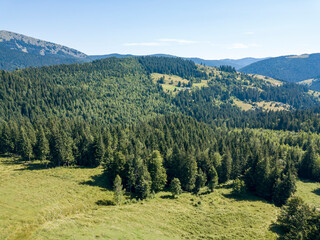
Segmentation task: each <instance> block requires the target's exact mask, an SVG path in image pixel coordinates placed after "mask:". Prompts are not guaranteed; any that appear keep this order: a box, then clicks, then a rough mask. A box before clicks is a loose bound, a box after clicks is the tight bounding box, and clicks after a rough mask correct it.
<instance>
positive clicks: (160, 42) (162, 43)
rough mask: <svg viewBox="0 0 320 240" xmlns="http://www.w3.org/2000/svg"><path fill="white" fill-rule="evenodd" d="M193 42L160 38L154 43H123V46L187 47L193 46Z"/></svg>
mask: <svg viewBox="0 0 320 240" xmlns="http://www.w3.org/2000/svg"><path fill="white" fill-rule="evenodd" d="M194 43H196V42H195V41H190V40H185V39H176V38H161V39H158V40H156V41H154V42H140V43H139V42H136V43H124V44H123V45H124V46H127V47H132V46H143V47H148V46H149V47H150V46H170V45H177V44H178V45H187V44H194Z"/></svg>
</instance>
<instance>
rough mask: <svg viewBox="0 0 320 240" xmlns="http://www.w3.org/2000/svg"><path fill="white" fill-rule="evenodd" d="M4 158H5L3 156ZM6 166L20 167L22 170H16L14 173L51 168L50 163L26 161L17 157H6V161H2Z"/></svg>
mask: <svg viewBox="0 0 320 240" xmlns="http://www.w3.org/2000/svg"><path fill="white" fill-rule="evenodd" d="M1 157H3V156H1ZM1 163H2V164H5V165H19V167H20V168H17V169H15V170H14V171H24V170H42V169H47V168H49V167H50V166H49V164H48V163H49V161H43V162H39V161H36V162H34V161H24V160H21V158H19V157H15V156H5V159H3V160H2V161H1Z"/></svg>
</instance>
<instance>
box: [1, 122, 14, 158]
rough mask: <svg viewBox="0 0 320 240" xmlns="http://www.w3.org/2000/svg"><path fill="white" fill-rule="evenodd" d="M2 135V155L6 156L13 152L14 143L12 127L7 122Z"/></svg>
mask: <svg viewBox="0 0 320 240" xmlns="http://www.w3.org/2000/svg"><path fill="white" fill-rule="evenodd" d="M0 134H1V135H0V153H1V154H4V153H8V152H13V151H14V142H13V139H12V135H11V130H10V127H9V125H8V124H7V123H6V122H4V123H3V124H2V128H1V132H0ZM16 137H17V136H16Z"/></svg>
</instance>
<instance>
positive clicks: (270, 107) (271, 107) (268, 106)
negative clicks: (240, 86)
mask: <svg viewBox="0 0 320 240" xmlns="http://www.w3.org/2000/svg"><path fill="white" fill-rule="evenodd" d="M233 103H234V104H235V105H236V106H238V107H240V108H241V109H243V110H245V111H248V110H251V109H254V108H257V107H259V108H262V109H263V110H265V111H282V110H288V109H290V105H287V104H283V103H280V102H273V101H270V102H266V101H261V102H252V103H245V102H243V101H241V100H238V99H235V100H233Z"/></svg>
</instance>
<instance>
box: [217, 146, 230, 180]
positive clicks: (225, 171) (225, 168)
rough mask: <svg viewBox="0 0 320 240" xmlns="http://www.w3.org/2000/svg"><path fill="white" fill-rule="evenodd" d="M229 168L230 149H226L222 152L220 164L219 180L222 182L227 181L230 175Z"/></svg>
mask: <svg viewBox="0 0 320 240" xmlns="http://www.w3.org/2000/svg"><path fill="white" fill-rule="evenodd" d="M231 170H232V158H231V154H230V151H229V150H227V152H226V153H225V154H224V156H223V159H222V164H221V176H220V178H219V179H220V180H221V182H222V183H225V182H227V181H228V180H229V179H230V177H231Z"/></svg>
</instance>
